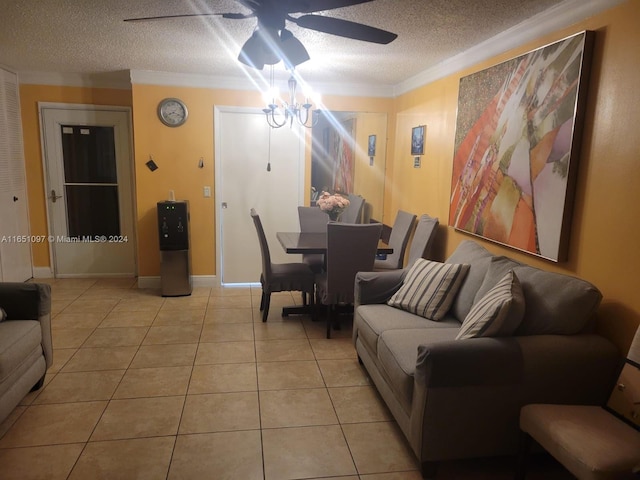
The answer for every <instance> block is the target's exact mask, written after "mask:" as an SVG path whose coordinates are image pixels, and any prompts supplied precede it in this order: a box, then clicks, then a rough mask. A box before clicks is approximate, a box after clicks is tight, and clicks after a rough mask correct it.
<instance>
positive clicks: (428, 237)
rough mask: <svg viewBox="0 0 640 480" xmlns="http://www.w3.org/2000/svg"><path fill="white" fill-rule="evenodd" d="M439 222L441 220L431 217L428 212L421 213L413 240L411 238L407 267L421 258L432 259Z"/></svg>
mask: <svg viewBox="0 0 640 480" xmlns="http://www.w3.org/2000/svg"><path fill="white" fill-rule="evenodd" d="M439 224H440V221H439V220H438V219H437V218H434V217H430V216H429V215H427V214H423V215H420V218H419V219H418V224H417V225H416V231H415V232H414V234H413V240H411V245H410V246H409V253H408V258H407V268H409V267H411V265H413V264H414V262H415V261H416V260H417V259H419V258H424V259H426V260H430V255H431V247H432V246H433V240H434V239H435V237H436V232H437V231H438V225H439Z"/></svg>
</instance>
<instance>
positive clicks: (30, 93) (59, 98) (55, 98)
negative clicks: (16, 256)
mask: <svg viewBox="0 0 640 480" xmlns="http://www.w3.org/2000/svg"><path fill="white" fill-rule="evenodd" d="M38 102H56V103H76V104H86V105H118V106H125V107H130V106H131V92H130V91H129V90H117V89H107V88H82V87H59V86H49V85H21V86H20V109H21V114H22V130H23V137H24V157H25V166H26V167H25V168H26V174H27V191H28V195H29V221H30V223H31V232H30V233H31V235H44V236H47V235H48V232H49V230H48V225H47V210H46V208H47V207H46V197H45V190H44V188H45V180H44V173H43V163H42V144H41V142H40V124H39V117H38ZM31 250H32V253H33V265H34V266H36V267H48V266H50V265H49V264H50V262H49V244H48V243H34V244H32V245H31Z"/></svg>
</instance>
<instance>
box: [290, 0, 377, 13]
mask: <svg viewBox="0 0 640 480" xmlns="http://www.w3.org/2000/svg"><path fill="white" fill-rule="evenodd" d="M372 1H373V0H297V1H296V0H292V1H290V2H289V4H290V5H289V8H287V12H288V13H313V12H323V11H325V10H334V9H336V8H342V7H350V6H352V5H358V4H360V3H369V2H372Z"/></svg>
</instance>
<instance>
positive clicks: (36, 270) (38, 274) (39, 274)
mask: <svg viewBox="0 0 640 480" xmlns="http://www.w3.org/2000/svg"><path fill="white" fill-rule="evenodd" d="M32 271H33V278H53V270H51V267H33V269H32Z"/></svg>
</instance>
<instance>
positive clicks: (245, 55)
mask: <svg viewBox="0 0 640 480" xmlns="http://www.w3.org/2000/svg"><path fill="white" fill-rule="evenodd" d="M263 47H264V42H263V41H262V38H261V37H260V36H259V33H258V30H256V31H255V32H253V34H252V35H251V37H249V40H247V41H246V42H245V43H244V45H243V46H242V49H241V50H240V54H239V55H238V61H239V62H240V63H244V64H245V65H247V66H249V67H251V68H255V69H256V70H262V69H263V68H264V64H265V58H264V57H265V55H264V48H263Z"/></svg>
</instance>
